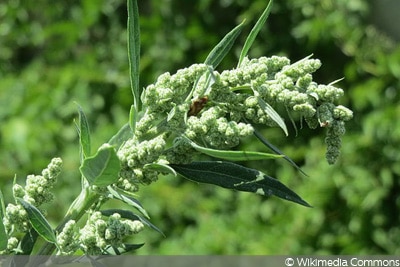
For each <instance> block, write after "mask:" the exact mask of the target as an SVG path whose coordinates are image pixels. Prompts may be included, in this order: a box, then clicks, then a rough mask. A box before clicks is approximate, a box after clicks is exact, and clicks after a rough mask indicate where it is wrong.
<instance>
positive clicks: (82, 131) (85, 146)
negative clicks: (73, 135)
mask: <svg viewBox="0 0 400 267" xmlns="http://www.w3.org/2000/svg"><path fill="white" fill-rule="evenodd" d="M76 105H77V106H78V112H79V121H78V123H77V124H76V127H77V129H78V133H79V145H80V154H81V161H83V160H84V159H85V158H87V157H89V156H90V149H91V148H90V130H89V123H88V120H87V118H86V115H85V113H84V112H83V109H82V107H81V106H79V105H78V104H77V103H76Z"/></svg>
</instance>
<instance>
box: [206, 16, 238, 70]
mask: <svg viewBox="0 0 400 267" xmlns="http://www.w3.org/2000/svg"><path fill="white" fill-rule="evenodd" d="M243 26H244V21H243V22H242V23H240V24H239V25H238V26H236V27H235V28H234V29H233V30H231V31H230V32H229V33H227V34H226V35H225V37H224V38H222V40H221V41H220V42H219V43H218V44H217V45H216V46H215V47H214V48H213V49H212V50H211V52H210V54H208V56H207V58H206V60H205V61H204V64H207V65H211V66H213V67H214V68H216V67H217V66H218V65H219V63H221V61H222V59H224V57H225V56H226V54H228V52H229V50H230V49H231V48H232V46H233V43H234V42H235V40H236V38H237V37H238V36H239V34H240V32H241V31H242V28H243Z"/></svg>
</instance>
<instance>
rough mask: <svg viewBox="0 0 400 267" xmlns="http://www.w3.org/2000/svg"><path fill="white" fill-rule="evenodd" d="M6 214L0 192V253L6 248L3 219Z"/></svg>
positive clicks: (6, 238) (6, 237)
mask: <svg viewBox="0 0 400 267" xmlns="http://www.w3.org/2000/svg"><path fill="white" fill-rule="evenodd" d="M5 214H6V208H5V206H4V198H3V193H2V192H1V190H0V251H1V250H5V249H6V248H7V240H8V236H7V233H6V228H5V227H4V223H3V218H4V216H5Z"/></svg>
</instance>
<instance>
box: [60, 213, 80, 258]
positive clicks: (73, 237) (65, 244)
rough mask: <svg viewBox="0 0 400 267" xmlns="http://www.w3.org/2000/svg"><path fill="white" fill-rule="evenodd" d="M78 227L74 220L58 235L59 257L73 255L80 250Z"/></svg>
mask: <svg viewBox="0 0 400 267" xmlns="http://www.w3.org/2000/svg"><path fill="white" fill-rule="evenodd" d="M76 229H77V226H76V223H75V221H74V220H70V221H68V222H67V223H66V224H65V226H64V228H63V230H62V231H61V232H60V233H59V234H58V235H57V245H58V248H59V251H58V253H59V255H72V254H74V253H75V251H77V250H78V249H79V243H78V239H77V231H76Z"/></svg>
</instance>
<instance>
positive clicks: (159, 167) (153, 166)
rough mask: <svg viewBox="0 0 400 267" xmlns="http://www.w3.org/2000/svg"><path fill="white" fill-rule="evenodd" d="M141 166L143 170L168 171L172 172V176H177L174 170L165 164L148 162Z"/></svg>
mask: <svg viewBox="0 0 400 267" xmlns="http://www.w3.org/2000/svg"><path fill="white" fill-rule="evenodd" d="M143 168H144V169H145V170H152V171H158V172H161V173H169V174H172V175H173V176H177V174H176V172H175V170H174V169H172V168H171V167H170V166H168V165H167V164H160V163H149V164H145V165H144V166H143Z"/></svg>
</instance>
